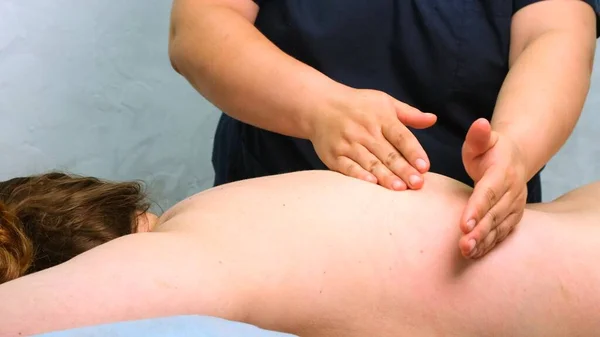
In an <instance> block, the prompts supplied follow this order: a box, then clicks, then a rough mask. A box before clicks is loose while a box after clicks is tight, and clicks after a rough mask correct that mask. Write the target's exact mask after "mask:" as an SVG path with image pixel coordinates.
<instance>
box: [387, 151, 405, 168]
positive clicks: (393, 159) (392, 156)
mask: <svg viewBox="0 0 600 337" xmlns="http://www.w3.org/2000/svg"><path fill="white" fill-rule="evenodd" d="M400 159H401V156H400V153H398V152H396V151H390V152H389V153H388V154H387V156H386V158H385V161H384V163H385V166H387V167H392V166H393V165H395V164H396V163H397V162H398V161H399V160H400Z"/></svg>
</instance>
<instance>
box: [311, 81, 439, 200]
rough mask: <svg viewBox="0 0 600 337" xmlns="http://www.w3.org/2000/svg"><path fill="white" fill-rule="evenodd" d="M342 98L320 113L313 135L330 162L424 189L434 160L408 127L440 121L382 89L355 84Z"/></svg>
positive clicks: (348, 171)
mask: <svg viewBox="0 0 600 337" xmlns="http://www.w3.org/2000/svg"><path fill="white" fill-rule="evenodd" d="M349 90H350V92H349V93H348V95H347V96H346V97H345V99H344V100H342V102H341V103H339V106H336V107H330V108H329V109H326V110H325V111H322V112H321V113H319V114H318V116H317V117H315V119H316V120H315V121H314V122H313V126H312V128H313V132H312V133H311V136H310V141H311V142H312V144H313V146H314V148H315V150H316V152H317V154H318V155H319V158H320V159H321V160H322V161H323V163H325V165H326V166H327V167H328V168H329V169H331V170H334V171H338V172H340V173H342V174H344V175H347V176H351V177H354V178H358V179H361V180H365V181H368V182H372V183H377V184H379V185H381V186H383V187H386V188H388V189H391V190H396V191H402V190H406V189H407V188H408V189H419V188H421V187H422V186H423V173H425V172H427V171H428V170H429V166H430V163H429V159H428V157H427V154H426V153H425V150H423V147H421V144H420V143H419V141H418V140H417V138H416V137H415V136H414V135H413V134H412V132H411V131H410V130H409V129H408V128H407V126H410V127H413V128H416V129H424V128H428V127H430V126H432V125H433V124H435V122H436V120H437V118H436V116H435V115H434V114H431V113H423V112H421V111H419V110H418V109H415V108H413V107H411V106H409V105H407V104H405V103H402V102H400V101H398V100H396V99H394V98H393V97H391V96H390V95H388V94H385V93H383V92H381V91H376V90H367V89H349Z"/></svg>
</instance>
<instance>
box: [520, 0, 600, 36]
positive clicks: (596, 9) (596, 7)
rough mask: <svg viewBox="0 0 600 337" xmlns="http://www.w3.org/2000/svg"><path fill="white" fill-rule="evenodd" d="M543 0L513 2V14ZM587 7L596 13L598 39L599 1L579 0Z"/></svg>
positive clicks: (598, 34) (599, 23)
mask: <svg viewBox="0 0 600 337" xmlns="http://www.w3.org/2000/svg"><path fill="white" fill-rule="evenodd" d="M540 1H545V0H513V13H516V12H517V11H519V10H520V9H522V8H523V7H527V6H529V5H531V4H534V3H536V2H540ZM580 1H583V2H585V3H587V4H588V5H590V6H592V9H593V10H594V13H596V38H598V37H600V0H580Z"/></svg>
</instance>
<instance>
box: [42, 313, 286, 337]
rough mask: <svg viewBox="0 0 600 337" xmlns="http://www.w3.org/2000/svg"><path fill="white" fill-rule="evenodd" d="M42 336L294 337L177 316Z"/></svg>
mask: <svg viewBox="0 0 600 337" xmlns="http://www.w3.org/2000/svg"><path fill="white" fill-rule="evenodd" d="M38 336H43V337H137V336H139V337H165V336H168V337H179V336H181V337H238V336H239V337H293V335H289V334H283V333H278V332H271V331H267V330H262V329H259V328H257V327H255V326H252V325H248V324H243V323H237V322H231V321H227V320H223V319H219V318H213V317H204V316H176V317H165V318H157V319H148V320H140V321H132V322H122V323H114V324H104V325H98V326H92V327H86V328H81V329H73V330H67V331H60V332H52V333H47V334H42V335H38Z"/></svg>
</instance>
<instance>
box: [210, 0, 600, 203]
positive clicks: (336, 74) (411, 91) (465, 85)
mask: <svg viewBox="0 0 600 337" xmlns="http://www.w3.org/2000/svg"><path fill="white" fill-rule="evenodd" d="M537 1H539V0H513V1H510V0H262V1H261V0H258V1H257V3H258V4H259V6H260V10H259V12H258V17H257V19H256V23H255V25H256V27H257V28H258V29H259V30H260V31H261V32H262V33H263V34H264V35H265V36H266V37H267V38H268V39H269V40H270V41H272V42H273V43H274V44H275V45H277V46H278V47H279V48H280V49H281V50H283V51H284V52H285V53H287V54H289V55H291V56H293V57H294V58H296V59H298V60H299V61H302V62H304V63H306V64H308V65H310V66H312V67H313V68H315V69H317V70H319V71H321V72H322V73H324V74H325V75H327V76H329V77H330V78H332V79H334V80H336V81H338V82H341V83H343V84H346V85H348V86H351V87H354V88H368V89H376V90H381V91H384V92H386V93H387V94H389V95H391V96H393V97H395V98H396V99H398V100H400V101H402V102H405V103H407V104H409V105H411V106H414V107H416V108H418V109H419V110H421V111H425V112H432V113H434V114H436V115H437V116H438V122H437V123H436V125H435V126H433V127H431V128H429V129H425V130H413V133H414V134H415V135H416V136H417V138H418V139H419V141H420V142H421V145H422V146H423V147H424V149H425V151H426V152H427V154H428V155H429V159H430V161H431V171H432V172H437V173H440V174H443V175H446V176H450V177H453V178H455V179H457V180H460V181H462V182H464V183H466V184H469V185H471V186H472V185H473V182H472V180H471V179H470V178H469V176H468V175H467V173H466V171H465V169H464V166H463V163H462V158H461V147H462V143H463V141H464V139H465V135H466V132H467V130H468V128H469V126H470V125H471V124H472V123H473V122H474V121H475V120H476V119H477V118H480V117H484V118H487V119H490V118H491V116H492V112H493V109H494V105H495V101H496V98H497V96H498V92H499V90H500V87H501V85H502V82H503V81H504V78H505V76H506V74H507V72H508V59H509V45H510V25H511V17H512V15H513V14H514V13H515V12H516V11H518V10H519V9H521V8H522V7H524V6H526V5H529V4H531V3H534V2H537ZM586 2H588V3H590V4H591V5H593V6H594V9H596V8H597V7H596V3H595V0H586ZM281 76H286V75H285V74H282V75H281ZM289 76H293V74H290V75H289ZM290 94H293V93H290ZM523 113H527V112H526V111H523ZM213 164H214V166H215V172H216V179H215V184H222V183H225V182H229V181H233V180H239V179H245V178H251V177H256V176H263V175H270V174H277V173H283V172H291V171H299V170H307V169H325V168H326V167H325V165H324V164H323V163H322V162H321V161H320V160H319V158H318V157H317V155H316V153H315V151H314V148H313V146H312V144H311V143H310V142H309V141H307V140H301V139H295V138H290V137H287V136H283V135H278V134H275V133H272V132H268V131H264V130H261V129H257V128H255V127H252V126H250V125H246V124H243V123H241V122H238V121H235V120H233V119H231V118H229V117H227V116H226V115H224V116H223V117H222V119H221V121H220V123H219V126H218V128H217V134H216V137H215V148H214V153H213ZM529 187H530V188H529V190H530V191H529V194H530V198H529V201H539V200H540V198H541V189H540V181H539V175H537V176H536V177H535V178H534V179H532V181H531V182H530V185H529Z"/></svg>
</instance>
